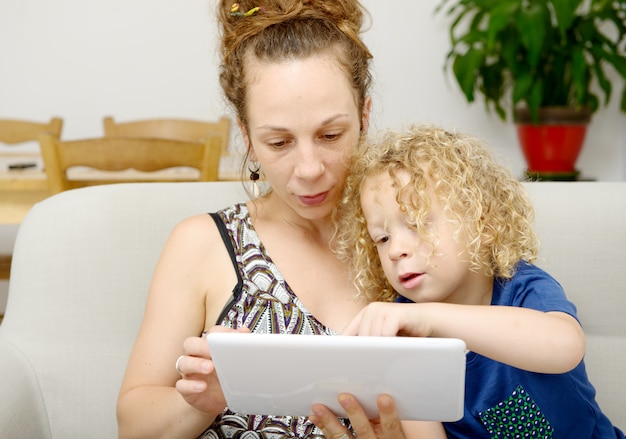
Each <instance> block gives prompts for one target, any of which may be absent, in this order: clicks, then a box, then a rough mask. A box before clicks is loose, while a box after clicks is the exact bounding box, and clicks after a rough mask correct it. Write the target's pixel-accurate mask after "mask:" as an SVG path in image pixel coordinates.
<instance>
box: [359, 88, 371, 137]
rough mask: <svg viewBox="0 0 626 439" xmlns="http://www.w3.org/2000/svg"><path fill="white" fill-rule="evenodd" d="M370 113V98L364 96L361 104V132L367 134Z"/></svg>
mask: <svg viewBox="0 0 626 439" xmlns="http://www.w3.org/2000/svg"><path fill="white" fill-rule="evenodd" d="M371 112H372V98H371V96H365V101H364V102H363V111H362V113H361V132H362V133H367V131H368V130H369V127H370V113H371Z"/></svg>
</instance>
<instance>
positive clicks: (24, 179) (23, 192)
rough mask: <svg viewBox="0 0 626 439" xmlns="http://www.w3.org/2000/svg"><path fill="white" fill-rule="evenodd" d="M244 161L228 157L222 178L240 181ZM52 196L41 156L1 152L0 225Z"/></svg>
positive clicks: (161, 174)
mask: <svg viewBox="0 0 626 439" xmlns="http://www.w3.org/2000/svg"><path fill="white" fill-rule="evenodd" d="M240 160H241V156H240V155H239V154H236V153H235V154H229V155H226V156H224V157H223V158H222V160H221V162H220V170H219V179H220V180H230V181H232V180H240V173H239V169H238V166H239V163H240ZM15 164H18V165H29V164H35V166H34V167H24V168H22V169H15V170H9V165H15ZM157 174H158V175H157ZM73 175H74V176H76V177H77V176H79V175H80V177H84V176H86V175H88V178H89V179H102V180H115V179H116V178H132V179H136V180H137V181H141V180H145V179H148V178H154V177H156V178H165V179H168V180H169V179H171V180H172V181H178V180H190V179H194V178H197V176H198V175H199V174H198V171H197V170H196V169H191V168H176V169H171V170H170V169H168V170H165V171H158V172H155V173H151V175H150V176H148V175H147V174H145V173H140V172H137V171H134V170H128V171H123V172H120V173H112V172H101V171H95V170H90V169H84V168H77V169H72V170H70V172H69V173H68V177H69V178H72V176H73ZM49 196H50V192H49V189H48V182H47V180H46V174H45V172H44V171H43V162H42V159H41V156H40V154H39V153H34V152H20V153H15V154H14V153H7V152H5V151H1V152H0V225H1V224H19V223H21V222H22V220H23V219H24V217H25V216H26V214H27V213H28V211H29V210H30V209H31V208H32V207H33V205H34V204H35V203H37V202H39V201H41V200H43V199H45V198H47V197H49Z"/></svg>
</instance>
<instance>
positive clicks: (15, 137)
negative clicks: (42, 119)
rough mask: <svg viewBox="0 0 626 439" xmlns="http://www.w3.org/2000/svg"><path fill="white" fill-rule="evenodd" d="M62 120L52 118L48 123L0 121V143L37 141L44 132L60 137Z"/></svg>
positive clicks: (13, 120) (14, 120) (15, 120)
mask: <svg viewBox="0 0 626 439" xmlns="http://www.w3.org/2000/svg"><path fill="white" fill-rule="evenodd" d="M62 128H63V119H61V118H58V117H53V118H52V119H50V122H48V123H39V122H30V121H26V120H17V119H0V142H2V143H7V144H15V143H23V142H28V141H37V140H38V139H39V135H40V134H41V133H44V132H48V133H51V134H53V135H55V136H58V137H60V136H61V129H62Z"/></svg>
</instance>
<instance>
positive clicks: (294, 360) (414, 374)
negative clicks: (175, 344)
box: [207, 332, 466, 421]
mask: <svg viewBox="0 0 626 439" xmlns="http://www.w3.org/2000/svg"><path fill="white" fill-rule="evenodd" d="M207 342H208V344H209V348H210V350H211V355H212V356H213V361H214V363H215V368H216V371H217V375H218V378H219V380H220V383H221V385H222V389H223V391H224V396H225V398H226V401H227V404H228V407H229V409H230V410H232V411H233V412H236V413H242V414H259V415H275V416H308V415H310V414H311V408H312V406H313V404H314V403H322V404H325V405H326V406H327V407H329V408H330V409H331V410H332V411H333V412H334V413H335V414H336V415H337V416H340V417H344V416H345V412H344V411H343V409H342V408H341V406H340V405H339V403H338V402H337V396H338V395H339V394H340V393H343V392H347V393H351V394H353V395H354V396H355V397H356V398H357V399H358V400H359V402H360V403H361V405H362V406H363V408H364V410H365V412H366V413H367V415H368V417H370V419H375V418H378V409H377V408H376V399H377V397H378V395H380V394H382V393H386V394H389V395H391V396H392V397H393V398H394V401H395V403H396V406H397V408H398V413H399V415H400V419H406V420H432V421H456V420H458V419H460V418H461V417H462V416H463V398H464V389H465V348H466V346H465V343H464V342H463V341H462V340H459V339H451V338H418V337H355V336H341V335H338V336H321V335H292V334H254V333H251V334H250V333H230V332H220V333H211V334H209V335H207Z"/></svg>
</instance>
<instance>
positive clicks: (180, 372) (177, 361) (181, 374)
mask: <svg viewBox="0 0 626 439" xmlns="http://www.w3.org/2000/svg"><path fill="white" fill-rule="evenodd" d="M183 357H184V355H181V356H180V357H178V358H177V359H176V366H174V367H175V368H176V372H178V373H179V374H180V376H181V377H184V376H185V374H183V371H182V370H180V359H181V358H183Z"/></svg>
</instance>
